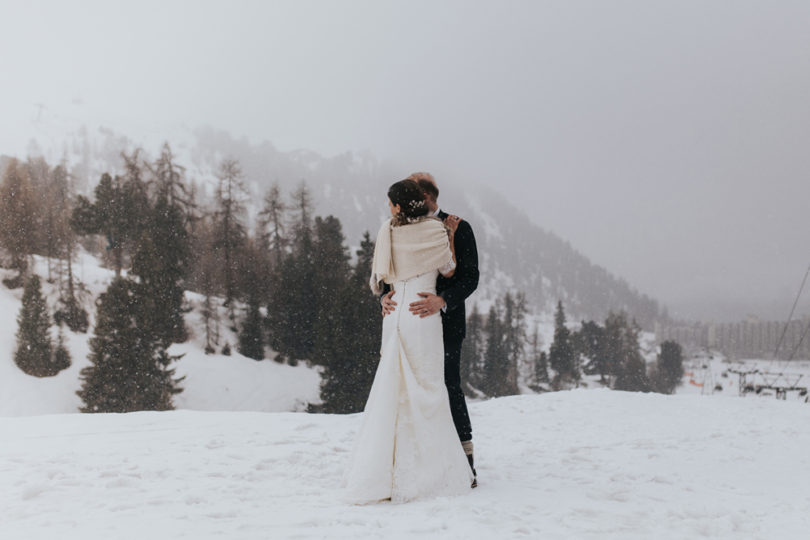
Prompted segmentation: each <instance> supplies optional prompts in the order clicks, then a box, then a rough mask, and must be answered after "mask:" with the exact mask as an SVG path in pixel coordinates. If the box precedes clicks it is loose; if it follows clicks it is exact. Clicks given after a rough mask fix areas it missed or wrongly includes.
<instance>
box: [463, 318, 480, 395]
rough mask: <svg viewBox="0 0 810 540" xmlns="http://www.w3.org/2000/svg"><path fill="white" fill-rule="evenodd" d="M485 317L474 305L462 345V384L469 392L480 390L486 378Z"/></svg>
mask: <svg viewBox="0 0 810 540" xmlns="http://www.w3.org/2000/svg"><path fill="white" fill-rule="evenodd" d="M484 347H485V340H484V317H483V316H482V315H481V313H480V312H479V311H478V304H473V308H472V311H471V312H470V315H469V316H468V317H467V337H465V338H464V341H463V342H462V343H461V365H460V366H459V368H460V374H461V383H462V385H464V387H465V388H466V390H467V391H472V390H473V389H476V388H479V387H480V386H481V383H482V379H483V378H484V374H483V369H484Z"/></svg>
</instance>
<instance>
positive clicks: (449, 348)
mask: <svg viewBox="0 0 810 540" xmlns="http://www.w3.org/2000/svg"><path fill="white" fill-rule="evenodd" d="M408 178H409V179H411V180H416V182H418V184H419V187H420V188H421V189H422V191H423V192H424V193H425V203H426V204H427V207H428V209H429V213H430V215H432V216H436V217H438V218H439V219H441V220H442V221H446V220H447V218H448V217H450V216H449V215H448V214H447V213H446V212H444V211H442V210H440V209H439V204H438V202H437V199H438V198H439V188H438V187H437V186H436V180H434V178H433V175H431V174H430V173H425V172H419V173H413V174H412V175H411V176H409V177H408ZM454 241H455V251H456V265H457V266H456V272H455V273H454V274H453V276H452V277H449V278H446V277H444V276H442V275H441V274H440V275H439V277H438V278H437V280H436V293H437V294H431V293H419V296H420V297H422V299H421V300H418V301H416V302H413V303H411V304H410V306H409V310H410V311H411V312H412V313H414V314H416V315H419V316H420V317H427V316H429V315H433V314H434V313H436V312H438V311H441V314H442V315H441V316H442V333H443V336H444V384H445V386H447V393H448V395H449V397H450V412H451V413H452V414H453V423H454V424H455V425H456V431H457V432H458V437H459V439H460V440H461V445H462V447H464V453H465V454H466V455H467V459H468V460H469V462H470V468H472V471H473V475H474V478H475V479H474V480H473V484H472V487H476V486H477V485H478V479H477V477H475V474H476V473H475V467H474V466H473V442H472V426H471V425H470V415H469V414H468V412H467V403H466V402H465V400H464V391H463V390H462V389H461V374H460V363H461V343H462V341H464V336H465V335H466V331H467V314H466V310H465V307H464V300H466V299H467V297H468V296H470V295H471V294H472V293H473V291H474V290H475V289H476V287H478V250H477V248H476V246H475V235H473V231H472V227H470V224H469V223H467V222H466V221H460V222H459V224H458V228H457V229H456V233H455V236H454ZM391 295H392V293H389V294H386V295H385V296H383V297H382V307H383V315H387V314H388V313H391V312H392V311H393V310H394V307H395V306H396V302H394V301H392V300H391Z"/></svg>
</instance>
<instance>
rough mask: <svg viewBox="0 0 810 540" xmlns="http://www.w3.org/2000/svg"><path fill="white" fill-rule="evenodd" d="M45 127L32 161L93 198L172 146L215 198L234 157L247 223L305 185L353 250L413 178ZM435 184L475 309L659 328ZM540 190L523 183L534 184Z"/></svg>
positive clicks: (243, 142) (598, 275)
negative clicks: (462, 222)
mask: <svg viewBox="0 0 810 540" xmlns="http://www.w3.org/2000/svg"><path fill="white" fill-rule="evenodd" d="M39 124H40V125H39V126H38V129H37V132H38V133H42V137H40V138H38V139H37V140H36V141H33V142H32V143H31V144H30V145H29V152H34V153H39V154H42V155H43V156H44V157H45V158H46V159H47V160H48V161H49V162H51V163H58V162H60V161H61V160H65V162H66V163H67V164H68V167H69V169H70V170H71V171H72V173H73V175H74V177H75V178H76V185H77V187H78V188H79V189H80V190H82V191H84V192H89V191H92V189H93V187H94V186H95V184H96V183H97V182H98V178H99V177H100V175H101V174H102V173H103V172H111V173H113V174H115V173H121V172H122V170H123V163H122V160H121V158H120V152H121V151H126V152H128V153H131V152H132V151H134V150H135V149H136V148H141V149H142V150H143V154H142V155H143V157H146V158H154V157H155V156H156V155H157V154H158V153H159V151H160V148H161V146H162V144H163V142H165V141H168V142H169V143H170V144H171V145H172V150H173V152H174V154H175V156H176V158H177V162H178V163H179V164H181V165H183V166H185V167H186V173H187V178H188V179H189V180H190V181H194V182H196V183H197V184H198V185H199V186H200V187H201V190H200V191H201V193H203V194H208V195H209V196H211V195H213V189H214V186H215V184H216V175H217V170H218V167H219V164H220V162H221V160H222V159H223V158H225V157H229V158H236V159H237V160H238V161H239V163H240V164H241V167H242V171H243V173H244V177H245V180H246V183H247V185H248V188H249V189H250V190H251V194H250V197H249V200H250V201H249V204H248V214H249V215H248V221H249V223H250V224H252V223H253V220H254V218H255V216H256V214H257V213H258V211H259V209H260V205H261V201H262V197H263V195H264V193H265V191H266V190H267V189H268V187H269V186H270V185H271V184H272V183H273V182H278V183H279V185H280V186H281V188H282V191H283V192H284V193H285V194H286V195H289V194H290V193H292V192H293V191H294V190H295V189H296V188H297V186H298V185H299V183H300V182H301V181H302V180H304V181H306V182H307V184H308V186H309V187H310V189H311V191H312V195H313V198H314V203H315V211H316V214H318V215H329V214H332V215H335V216H337V217H338V218H340V220H341V222H342V224H343V227H344V233H345V235H346V238H347V241H348V243H349V245H350V246H357V245H359V243H360V239H361V237H362V234H363V233H364V232H365V231H370V232H371V233H372V234H374V233H375V232H376V231H377V229H378V227H379V224H380V223H381V222H382V220H384V219H385V218H386V217H387V206H386V198H385V197H386V195H385V194H386V190H387V189H388V186H389V185H390V184H391V183H393V182H394V181H396V180H399V179H401V178H403V177H405V176H407V174H409V173H410V172H413V171H412V170H410V169H409V170H403V169H402V168H401V167H400V166H397V165H394V164H391V163H387V162H379V161H378V160H377V159H375V158H374V157H373V156H370V155H366V154H355V153H351V152H347V153H344V154H340V155H336V156H332V157H324V156H320V155H318V154H316V153H314V152H310V151H307V150H297V151H293V152H282V151H279V150H278V149H276V148H275V147H274V146H273V145H272V144H271V143H269V142H262V143H255V142H252V141H249V140H247V139H245V138H241V139H237V138H234V137H232V136H231V135H230V134H228V133H227V132H224V131H222V130H217V129H215V128H211V127H201V128H196V129H189V128H186V127H182V126H178V127H175V128H171V129H170V130H169V131H167V132H165V133H164V132H161V133H156V132H154V131H153V130H142V131H141V132H140V133H132V134H125V135H122V134H119V133H116V132H115V131H113V130H110V129H106V128H94V129H90V128H87V127H85V126H84V125H83V124H75V123H71V122H70V121H69V119H65V118H60V117H57V116H47V115H46V116H44V117H43V118H40V119H39ZM41 141H44V142H41ZM2 150H3V149H0V152H2ZM0 165H2V164H0ZM414 168H419V165H418V164H415V165H414ZM438 181H439V186H440V188H441V193H442V194H441V196H440V202H441V205H442V206H443V208H445V209H446V210H448V211H450V212H452V213H456V214H458V215H461V216H462V217H464V218H466V219H467V220H468V221H469V222H470V223H471V224H472V226H473V228H474V230H475V232H476V238H477V240H478V244H479V252H480V256H481V270H482V280H481V286H480V290H479V291H477V292H476V294H475V295H474V297H473V299H472V301H480V302H482V304H483V305H488V304H489V302H491V301H493V300H494V299H495V298H496V297H498V296H501V295H502V294H503V293H505V292H506V291H507V290H512V291H515V290H520V291H523V292H524V293H525V294H526V295H527V297H528V299H529V301H530V304H531V306H532V308H533V310H534V311H535V312H538V313H540V312H548V313H550V312H551V311H552V310H553V307H554V305H555V304H556V302H557V300H562V301H563V302H565V303H566V305H567V308H568V310H569V311H570V313H571V314H572V316H574V318H575V319H583V318H587V319H595V320H602V319H604V317H605V316H606V315H607V313H608V311H610V310H613V311H617V310H621V309H624V310H626V311H627V312H628V313H630V315H631V316H632V317H635V318H636V319H637V320H638V321H639V322H640V323H641V324H642V325H643V326H644V327H646V328H651V327H652V324H653V323H654V322H655V321H656V320H660V319H662V318H665V314H664V313H663V312H662V311H661V309H660V307H659V306H658V304H657V303H656V302H655V301H654V300H652V299H651V298H648V297H646V296H644V295H642V294H639V293H638V292H637V291H635V290H634V289H633V288H632V287H631V286H630V285H629V284H627V283H626V282H625V281H623V280H622V279H620V278H617V277H615V276H613V275H611V274H610V273H609V272H608V271H607V270H605V269H604V268H601V267H600V266H598V265H596V264H594V263H592V262H591V261H589V260H588V259H587V257H585V256H584V255H582V254H580V253H579V252H577V251H576V250H575V249H574V248H573V247H572V246H571V245H570V244H568V243H567V242H566V241H564V240H563V239H561V238H559V237H558V236H556V235H555V234H553V233H552V232H550V231H546V230H544V229H543V228H542V227H540V226H538V225H537V224H536V222H533V221H532V219H530V217H529V216H526V215H525V214H524V213H523V212H521V211H518V210H517V209H516V208H515V207H514V206H513V205H512V204H510V203H509V202H507V201H506V200H505V199H504V198H503V197H502V196H501V195H500V194H499V193H497V192H496V186H495V185H490V186H486V185H482V184H479V183H477V181H478V179H461V178H451V177H447V178H445V177H442V176H441V175H440V176H439V178H438ZM534 181H535V179H531V178H527V179H526V182H527V183H532V182H534Z"/></svg>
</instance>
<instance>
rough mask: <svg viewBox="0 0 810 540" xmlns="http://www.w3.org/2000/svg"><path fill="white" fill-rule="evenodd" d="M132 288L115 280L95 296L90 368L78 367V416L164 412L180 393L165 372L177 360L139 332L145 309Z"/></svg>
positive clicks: (130, 283) (171, 374) (128, 283)
mask: <svg viewBox="0 0 810 540" xmlns="http://www.w3.org/2000/svg"><path fill="white" fill-rule="evenodd" d="M134 288H135V287H134V286H133V283H132V282H130V281H128V280H126V279H123V278H116V279H115V280H113V282H112V283H111V284H110V286H109V288H108V289H107V291H106V292H104V293H103V294H101V296H100V297H99V302H98V313H97V315H96V327H95V335H94V336H93V337H92V338H91V339H90V356H89V360H90V366H88V367H86V368H84V369H82V371H81V381H82V386H81V389H80V390H79V391H78V392H77V394H78V396H79V397H80V398H81V399H82V401H83V403H84V406H83V407H82V408H81V410H82V412H131V411H139V410H169V409H172V408H173V405H172V396H173V395H175V394H177V393H179V392H180V391H181V389H180V388H179V386H178V385H179V383H180V381H181V379H175V378H174V369H170V368H169V366H170V364H171V363H172V362H174V361H175V360H177V357H171V356H169V355H168V354H167V353H166V351H165V349H164V348H162V347H160V346H159V344H158V343H156V340H155V339H154V338H153V336H151V335H150V334H149V333H148V332H145V331H144V327H145V325H144V324H143V323H142V322H141V321H139V319H140V318H141V316H142V315H143V313H144V311H145V308H146V306H143V305H139V298H138V295H137V293H136V292H135V291H134V290H133V289H134ZM139 323H140V324H139ZM147 326H148V325H147Z"/></svg>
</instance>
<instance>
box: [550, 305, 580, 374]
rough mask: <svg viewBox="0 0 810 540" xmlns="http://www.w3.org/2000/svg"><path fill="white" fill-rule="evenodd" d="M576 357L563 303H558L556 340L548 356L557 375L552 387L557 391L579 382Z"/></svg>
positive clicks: (555, 327) (555, 328) (555, 317)
mask: <svg viewBox="0 0 810 540" xmlns="http://www.w3.org/2000/svg"><path fill="white" fill-rule="evenodd" d="M575 356H576V355H575V351H574V347H573V343H572V342H571V331H570V330H568V327H567V326H566V325H565V311H564V310H563V306H562V302H557V312H556V313H555V314H554V340H553V341H552V342H551V348H550V349H549V355H548V360H549V364H551V369H553V370H554V371H555V373H556V375H555V376H554V379H553V380H552V387H553V388H554V389H555V390H560V389H561V388H566V387H568V386H570V385H571V384H574V383H576V382H577V381H578V380H579V378H580V374H579V367H578V364H577V362H576V357H575Z"/></svg>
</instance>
